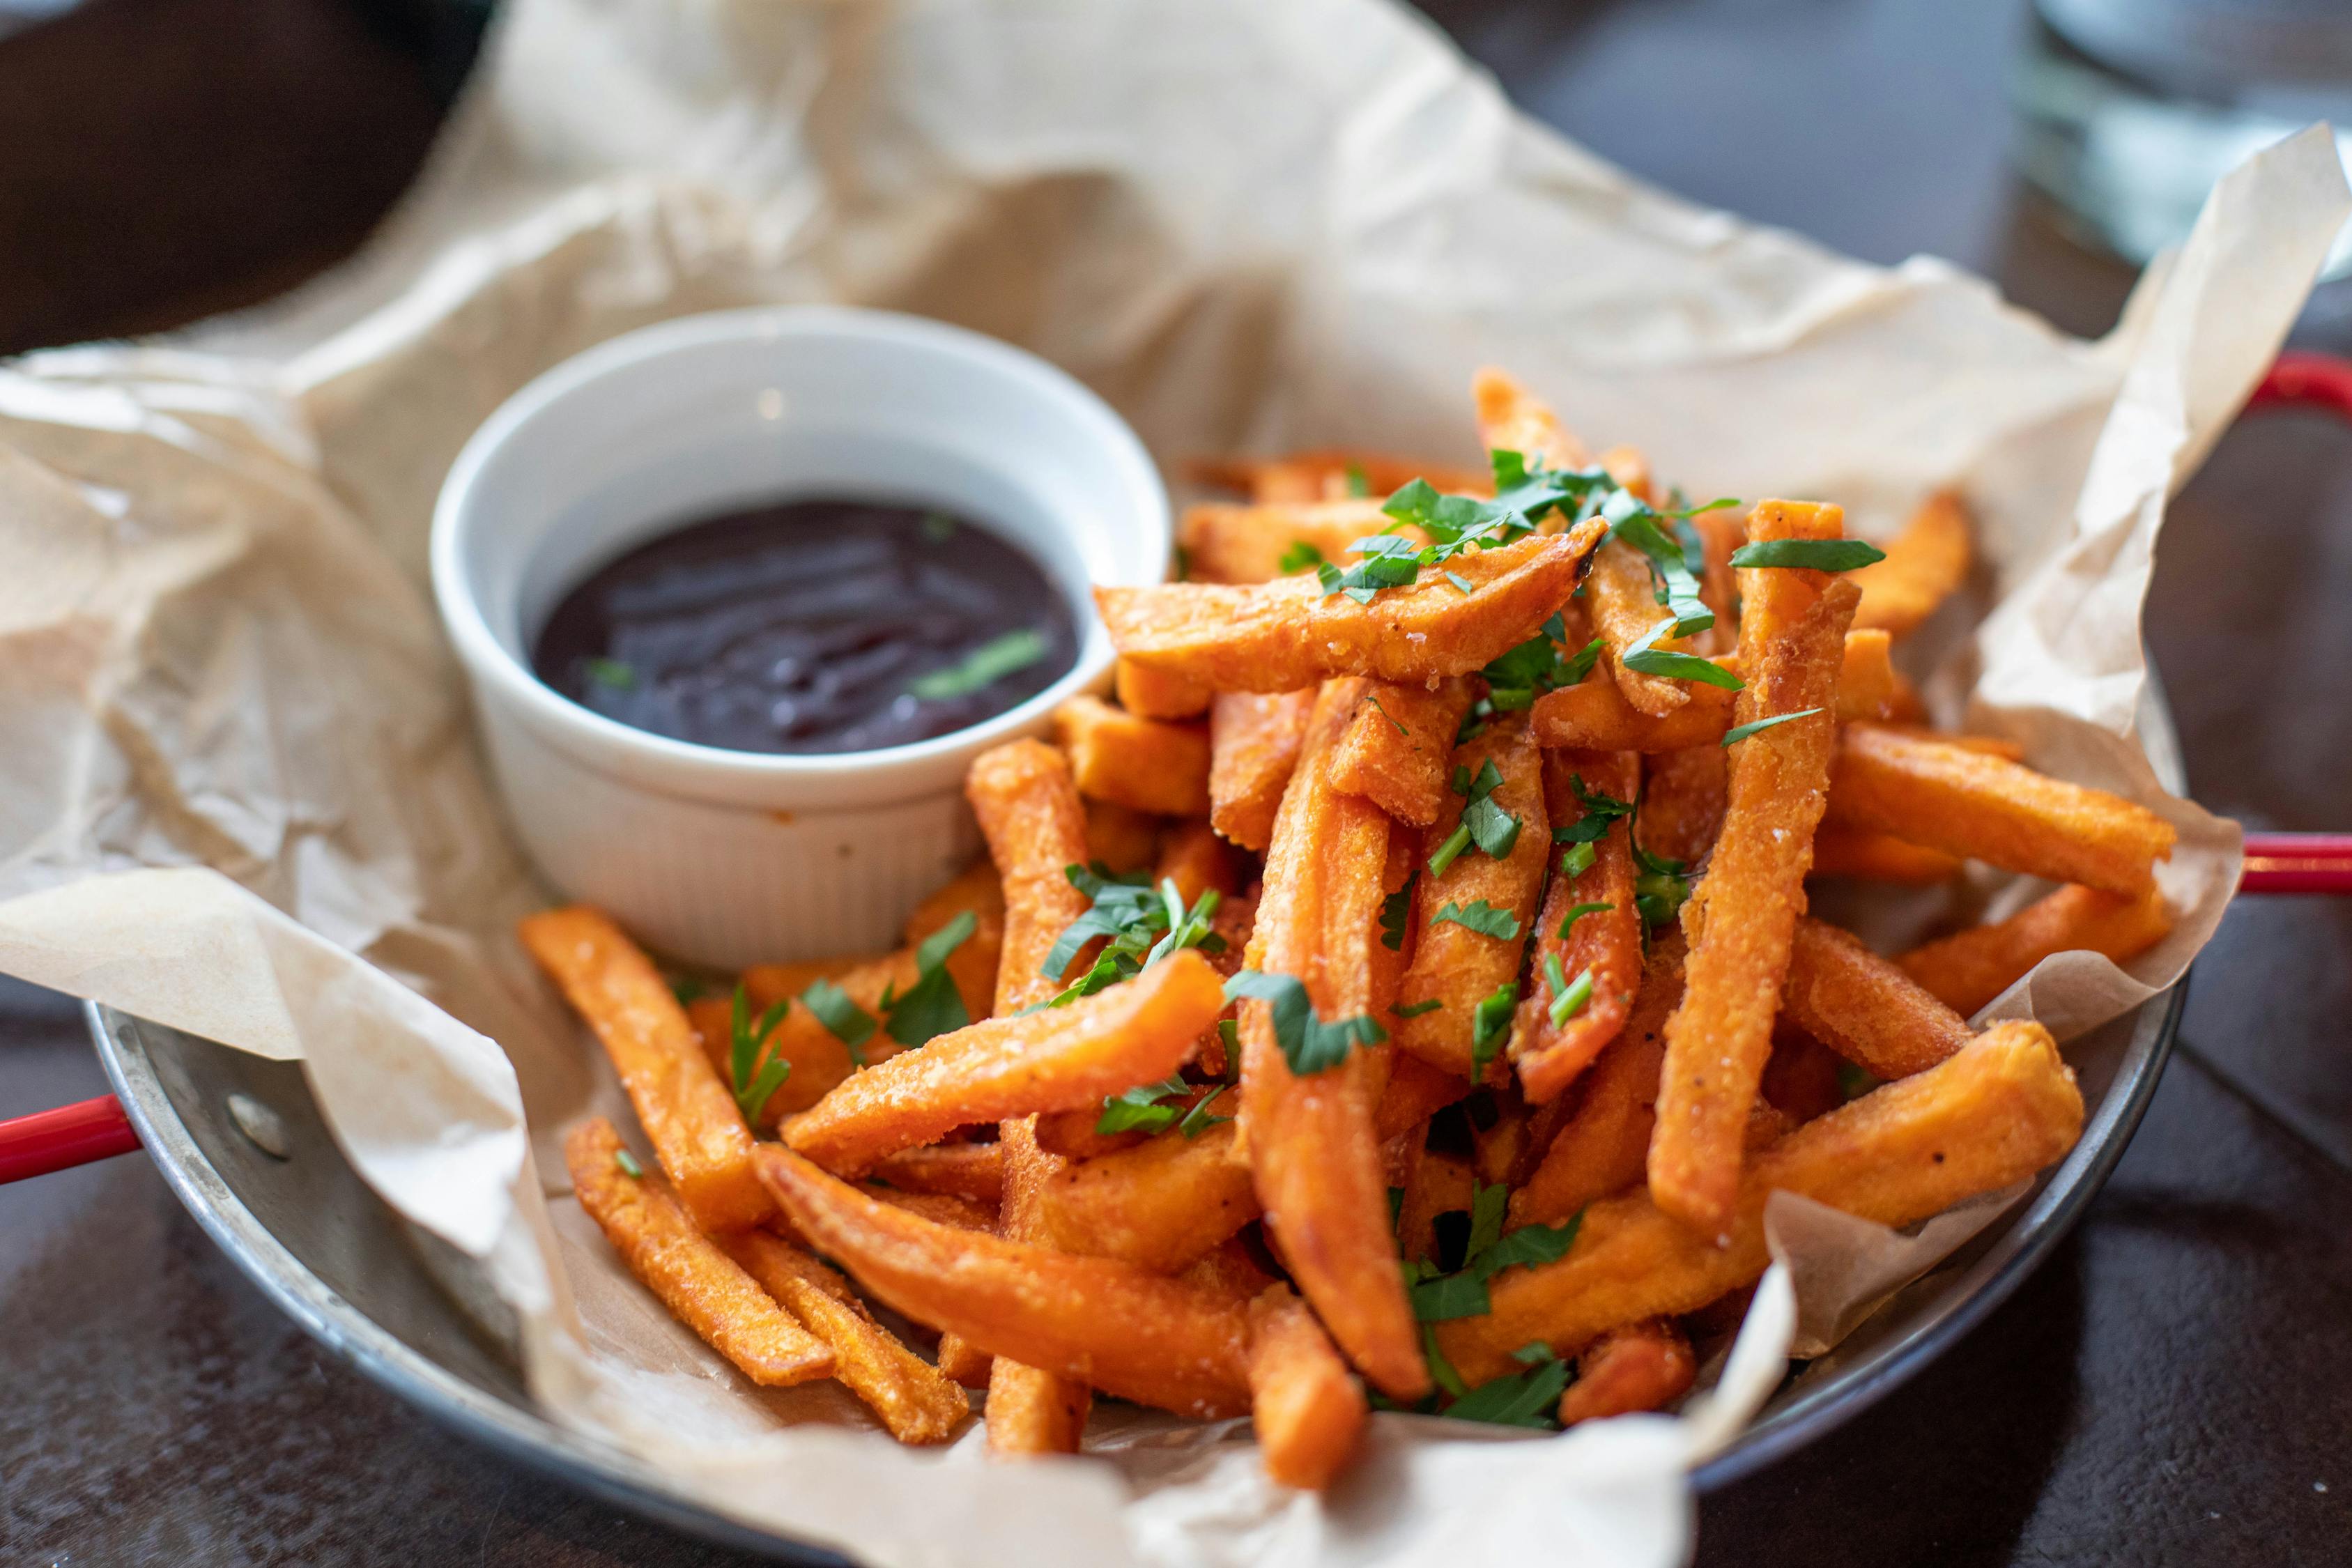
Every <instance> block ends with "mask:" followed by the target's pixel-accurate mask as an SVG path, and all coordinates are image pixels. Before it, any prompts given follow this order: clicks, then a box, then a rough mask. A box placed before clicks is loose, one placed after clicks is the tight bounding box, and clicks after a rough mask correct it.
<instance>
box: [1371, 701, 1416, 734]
mask: <svg viewBox="0 0 2352 1568" xmlns="http://www.w3.org/2000/svg"><path fill="white" fill-rule="evenodd" d="M1365 700H1367V701H1369V702H1370V704H1371V705H1372V707H1373V709H1374V710H1376V711H1377V712H1379V714H1380V716H1381V718H1383V719H1385V720H1387V721H1389V722H1390V723H1391V724H1393V725H1395V726H1396V732H1397V733H1398V734H1400V735H1404V736H1411V735H1412V731H1410V730H1408V729H1406V728H1405V727H1404V726H1403V725H1402V724H1398V723H1397V716H1396V715H1395V714H1393V713H1391V712H1390V711H1389V710H1388V709H1387V708H1385V707H1383V706H1382V705H1381V699H1380V694H1379V693H1378V692H1373V693H1371V694H1370V696H1369V697H1367V698H1366V699H1365Z"/></svg>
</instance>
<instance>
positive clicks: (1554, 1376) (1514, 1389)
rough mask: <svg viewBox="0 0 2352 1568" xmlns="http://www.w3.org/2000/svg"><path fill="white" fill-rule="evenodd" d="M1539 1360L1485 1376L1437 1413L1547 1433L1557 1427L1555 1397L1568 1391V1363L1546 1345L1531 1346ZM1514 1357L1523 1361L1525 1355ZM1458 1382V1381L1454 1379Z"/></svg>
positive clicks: (1458, 1418) (1463, 1419)
mask: <svg viewBox="0 0 2352 1568" xmlns="http://www.w3.org/2000/svg"><path fill="white" fill-rule="evenodd" d="M1528 1348H1529V1349H1530V1350H1535V1351H1539V1352H1541V1353H1542V1357H1543V1359H1542V1360H1540V1361H1538V1362H1536V1363H1534V1364H1533V1365H1530V1366H1528V1370H1527V1371H1525V1372H1507V1373H1503V1374H1502V1375H1501V1376H1500V1377H1495V1378H1489V1379H1488V1380H1487V1381H1486V1382H1485V1383H1482V1384H1479V1385H1478V1386H1477V1387H1475V1388H1473V1389H1471V1390H1469V1391H1468V1392H1466V1393H1465V1394H1462V1395H1460V1396H1459V1397H1458V1398H1456V1399H1455V1400H1454V1403H1453V1404H1451V1405H1447V1406H1446V1407H1445V1408H1444V1410H1443V1411H1441V1412H1439V1414H1441V1415H1444V1416H1446V1417H1447V1418H1448V1419H1450V1420H1454V1421H1483V1422H1485V1423H1486V1424H1488V1425H1489V1426H1524V1427H1527V1428H1528V1429H1529V1430H1531V1431H1537V1432H1550V1431H1554V1430H1556V1429H1557V1428H1558V1427H1559V1415H1558V1414H1557V1412H1558V1411H1559V1396H1560V1395H1561V1394H1565V1393H1566V1392H1568V1363H1566V1362H1564V1361H1562V1360H1560V1359H1559V1357H1558V1356H1556V1355H1553V1354H1552V1353H1551V1351H1550V1349H1549V1347H1548V1346H1542V1345H1535V1346H1530V1347H1528ZM1515 1359H1517V1360H1518V1361H1520V1362H1521V1363H1522V1364H1526V1362H1527V1354H1526V1352H1519V1353H1518V1354H1517V1356H1516V1357H1515ZM1457 1381H1458V1380H1457Z"/></svg>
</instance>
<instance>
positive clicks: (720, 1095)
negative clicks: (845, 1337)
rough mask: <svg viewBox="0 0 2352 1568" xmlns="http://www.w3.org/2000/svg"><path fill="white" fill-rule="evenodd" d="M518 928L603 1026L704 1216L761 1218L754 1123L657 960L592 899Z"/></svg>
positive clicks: (592, 1023) (660, 1154) (708, 1222)
mask: <svg viewBox="0 0 2352 1568" xmlns="http://www.w3.org/2000/svg"><path fill="white" fill-rule="evenodd" d="M517 934H518V935H519V936H520V938H521V939H522V945H523V947H524V948H525V950H527V951H528V952H530V955H531V957H532V958H534V959H536V960H538V962H539V966H540V967H541V969H543V970H545V971H546V972H547V973H548V977H549V978H550V979H551V980H553V981H554V982H555V984H557V986H558V987H560V988H561V989H562V992H563V996H564V1000H566V1001H568V1002H570V1003H571V1004H572V1010H573V1011H574V1012H576V1013H578V1014H579V1015H580V1016H582V1017H583V1018H584V1019H586V1020H587V1021H588V1026H589V1027H590V1028H592V1029H593V1030H594V1031H595V1033H596V1038H597V1039H598V1040H599V1041H600V1042H602V1044H603V1045H604V1054H605V1055H606V1056H608V1057H610V1058H612V1061H613V1070H614V1073H616V1074H618V1075H619V1077H620V1079H621V1087H622V1088H623V1089H626V1090H627V1091H628V1095H629V1103H630V1104H631V1105H633V1106H635V1108H636V1111H637V1122H638V1124H639V1125H640V1126H642V1127H643V1128H644V1129H645V1130H646V1137H647V1138H648V1139H650V1140H652V1142H653V1146H654V1158H655V1159H656V1160H657V1161H659V1162H660V1163H661V1168H662V1172H663V1173H664V1174H666V1175H667V1176H668V1177H669V1179H670V1182H671V1184H673V1185H674V1186H676V1187H677V1195H678V1197H679V1198H680V1199H681V1200H682V1201H683V1202H684V1203H685V1205H686V1206H687V1207H688V1209H689V1210H690V1211H692V1213H693V1215H694V1221H695V1224H697V1225H698V1226H701V1227H702V1228H703V1229H705V1230H731V1229H733V1228H735V1227H736V1226H746V1225H756V1224H758V1223H759V1220H760V1216H761V1215H764V1214H766V1213H767V1212H768V1209H769V1205H768V1200H767V1194H765V1193H763V1192H761V1190H760V1184H759V1178H758V1177H757V1176H756V1175H754V1174H753V1173H752V1171H751V1129H750V1128H748V1127H746V1126H744V1125H743V1113H742V1111H741V1110H738V1109H737V1107H736V1104H735V1096H734V1095H733V1094H732V1093H731V1092H730V1090H729V1089H728V1087H727V1085H726V1084H725V1083H724V1082H722V1081H721V1080H720V1079H719V1075H718V1074H717V1073H716V1072H714V1071H712V1070H711V1067H710V1061H709V1058H707V1057H705V1056H704V1055H703V1054H702V1049H701V1047H700V1045H699V1044H698V1041H697V1040H696V1038H695V1032H694V1026H693V1025H692V1024H690V1023H688V1021H687V1016H686V1010H685V1009H684V1008H682V1007H680V1006H679V1005H677V996H676V995H675V994H673V993H672V992H671V990H670V988H669V983H668V982H667V981H665V980H664V979H663V978H662V977H661V973H660V972H659V971H658V970H656V969H655V968H654V966H653V961H652V960H651V959H648V958H647V957H646V955H645V954H644V953H643V952H639V951H638V950H637V946H636V944H635V942H631V941H630V940H629V939H628V938H627V937H626V936H625V935H624V934H622V931H621V928H620V927H618V926H616V925H614V923H613V922H612V921H611V919H610V918H608V917H607V916H606V915H605V914H604V911H602V910H593V909H590V908H588V907H587V906H586V905H584V904H578V905H574V906H572V908H570V909H562V910H544V911H542V912H541V913H539V914H535V915H532V916H530V917H529V918H528V919H526V920H524V921H522V922H521V924H520V926H519V927H518V928H517Z"/></svg>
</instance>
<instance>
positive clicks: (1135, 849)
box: [1079, 795, 1160, 877]
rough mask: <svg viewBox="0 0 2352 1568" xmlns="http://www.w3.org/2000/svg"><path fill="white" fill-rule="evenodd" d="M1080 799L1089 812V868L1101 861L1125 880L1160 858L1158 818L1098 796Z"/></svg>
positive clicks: (1083, 796)
mask: <svg viewBox="0 0 2352 1568" xmlns="http://www.w3.org/2000/svg"><path fill="white" fill-rule="evenodd" d="M1079 798H1080V800H1081V801H1082V802H1083V803H1084V804H1085V806H1086V812H1087V865H1089V866H1091V865H1093V864H1095V863H1096V862H1097V861H1100V862H1101V863H1102V864H1103V865H1105V866H1108V868H1110V869H1111V870H1112V871H1113V872H1115V873H1117V874H1118V875H1119V876H1122V877H1123V876H1126V875H1127V874H1129V872H1132V871H1140V870H1142V869H1143V868H1145V867H1146V866H1149V865H1150V864H1151V862H1152V860H1153V859H1154V858H1157V857H1158V855H1159V854H1160V818H1159V817H1157V816H1152V815H1151V814H1150V812H1148V811H1138V810H1136V809H1135V807H1133V806H1131V805H1118V804H1116V803H1115V802H1112V801H1108V800H1104V799H1102V798H1101V797H1099V796H1097V795H1082V796H1080V797H1079Z"/></svg>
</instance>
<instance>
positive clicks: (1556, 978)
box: [1544, 952, 1592, 1029]
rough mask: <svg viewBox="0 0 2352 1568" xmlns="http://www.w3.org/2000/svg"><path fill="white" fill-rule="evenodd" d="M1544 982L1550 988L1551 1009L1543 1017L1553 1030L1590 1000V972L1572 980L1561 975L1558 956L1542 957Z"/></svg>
mask: <svg viewBox="0 0 2352 1568" xmlns="http://www.w3.org/2000/svg"><path fill="white" fill-rule="evenodd" d="M1544 980H1545V983H1546V984H1549V985H1550V987H1551V1007H1550V1009H1549V1012H1547V1013H1546V1014H1545V1016H1546V1017H1548V1018H1549V1019H1550V1020H1551V1026H1552V1027H1553V1028H1555V1029H1557V1028H1559V1027H1560V1026H1563V1025H1565V1024H1566V1023H1567V1022H1568V1021H1569V1020H1570V1018H1573V1017H1575V1016H1577V1015H1578V1014H1580V1013H1581V1012H1583V1011H1584V1009H1585V1005H1586V1004H1588V1003H1590V1002H1591V1000H1592V971H1591V969H1586V970H1584V971H1583V972H1582V973H1579V974H1578V975H1577V977H1576V978H1575V979H1573V980H1570V979H1568V978H1567V977H1566V976H1565V975H1563V974H1562V973H1561V964H1560V962H1559V954H1558V953H1556V952H1554V953H1547V954H1546V955H1545V956H1544Z"/></svg>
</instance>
